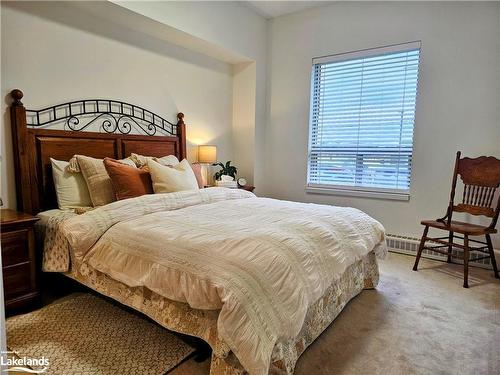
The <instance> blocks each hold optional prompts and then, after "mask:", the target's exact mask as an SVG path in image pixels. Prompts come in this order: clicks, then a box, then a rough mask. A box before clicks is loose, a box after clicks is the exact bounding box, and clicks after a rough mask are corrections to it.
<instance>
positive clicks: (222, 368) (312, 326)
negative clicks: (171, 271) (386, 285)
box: [65, 252, 379, 375]
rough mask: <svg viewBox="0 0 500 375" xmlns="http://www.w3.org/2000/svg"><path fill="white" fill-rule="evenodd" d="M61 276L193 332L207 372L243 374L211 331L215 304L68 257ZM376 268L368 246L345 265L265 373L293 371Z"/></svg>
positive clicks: (374, 277) (373, 279)
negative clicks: (207, 357) (169, 294)
mask: <svg viewBox="0 0 500 375" xmlns="http://www.w3.org/2000/svg"><path fill="white" fill-rule="evenodd" d="M72 261H73V263H72V267H71V268H72V270H71V271H70V272H68V273H65V275H66V276H68V277H70V278H72V279H74V280H76V281H78V282H79V283H81V284H83V285H85V286H87V287H89V288H91V289H93V290H95V291H97V292H99V293H101V294H103V295H105V296H107V297H110V298H113V299H114V300H116V301H118V302H120V303H122V304H124V305H126V306H129V307H131V308H133V309H135V310H137V311H140V312H142V313H143V314H145V315H147V316H148V317H150V318H151V319H153V320H154V321H155V322H157V323H158V324H160V325H162V326H163V327H165V328H167V329H169V330H171V331H175V332H179V333H183V334H187V335H191V336H196V337H198V338H200V339H202V340H204V341H205V342H207V343H208V344H209V345H210V347H211V348H212V359H211V365H210V374H211V375H226V374H244V373H245V371H244V370H243V368H242V367H241V365H240V363H239V361H238V359H237V358H236V357H235V355H234V354H233V353H232V352H231V349H230V348H229V347H228V346H227V344H226V343H225V342H224V341H223V340H221V339H220V338H219V336H218V333H217V318H218V314H219V311H218V310H198V309H193V308H191V307H189V306H188V305H187V304H186V303H181V302H175V301H172V300H169V299H167V298H165V297H162V296H160V295H158V294H156V293H153V292H151V291H150V290H149V289H147V288H143V287H137V288H131V287H129V286H127V285H125V284H123V283H120V282H118V281H116V280H114V279H112V278H110V277H109V276H107V275H105V274H103V273H101V272H99V271H96V270H94V269H93V268H91V267H89V266H87V265H86V264H84V263H82V264H78V262H75V261H74V259H72ZM378 280H379V273H378V265H377V259H376V257H375V254H374V253H373V252H370V253H368V254H367V255H366V256H365V257H364V258H362V259H361V260H359V261H358V262H356V263H354V264H352V265H351V266H349V267H348V268H347V269H346V271H345V272H344V273H343V274H342V276H341V277H340V278H339V279H338V280H336V281H335V282H334V283H333V284H332V285H331V286H330V287H329V288H328V289H327V291H326V293H325V294H324V295H323V296H322V297H321V298H320V299H318V300H317V301H316V302H315V303H314V304H313V305H311V307H310V308H309V310H308V312H307V315H306V319H305V322H304V325H303V326H302V329H301V332H300V334H299V335H298V336H297V337H296V338H295V339H293V340H290V341H287V342H279V343H277V344H276V346H275V347H274V350H273V355H272V360H271V366H270V370H269V373H270V374H286V375H289V374H293V372H294V368H295V364H296V363H297V360H298V358H299V356H300V355H301V354H302V353H303V352H304V350H305V349H306V348H307V347H308V346H309V345H310V344H311V343H312V342H313V341H314V340H315V339H316V338H317V337H318V336H319V335H320V334H321V333H322V332H323V331H324V330H325V329H326V328H327V327H328V326H329V325H330V324H331V323H332V322H333V320H334V319H335V318H336V317H337V316H338V315H339V313H340V312H341V311H342V309H343V308H344V306H345V305H346V304H347V303H348V302H349V301H350V300H351V299H352V298H353V297H355V296H356V295H358V294H359V293H360V292H361V291H362V290H363V289H371V288H375V287H376V286H377V284H378Z"/></svg>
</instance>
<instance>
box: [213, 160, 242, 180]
mask: <svg viewBox="0 0 500 375" xmlns="http://www.w3.org/2000/svg"><path fill="white" fill-rule="evenodd" d="M213 165H214V166H219V167H221V168H222V169H221V170H219V171H218V172H216V173H215V174H214V180H216V181H220V180H221V179H222V176H230V177H232V178H233V180H235V179H236V173H237V171H238V170H237V168H236V167H235V166H234V165H231V160H229V161H228V162H226V165H224V164H223V163H215V164H213Z"/></svg>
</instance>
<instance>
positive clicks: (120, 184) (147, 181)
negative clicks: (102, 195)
mask: <svg viewBox="0 0 500 375" xmlns="http://www.w3.org/2000/svg"><path fill="white" fill-rule="evenodd" d="M103 163H104V167H105V168H106V171H107V172H108V175H109V178H110V179H111V185H112V186H113V190H114V191H115V195H116V199H117V200H122V199H127V198H134V197H139V196H141V195H144V194H153V183H152V182H151V175H150V174H149V172H148V171H145V170H142V169H140V168H134V167H131V166H129V165H125V164H123V163H120V162H119V161H118V160H115V159H111V158H105V159H104V161H103Z"/></svg>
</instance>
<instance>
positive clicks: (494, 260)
mask: <svg viewBox="0 0 500 375" xmlns="http://www.w3.org/2000/svg"><path fill="white" fill-rule="evenodd" d="M486 243H487V244H488V250H489V252H490V257H491V265H492V266H493V272H494V274H495V278H497V279H500V276H499V275H498V267H497V260H496V259H495V250H493V244H492V243H491V237H490V235H489V234H487V235H486Z"/></svg>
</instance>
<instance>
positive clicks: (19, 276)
mask: <svg viewBox="0 0 500 375" xmlns="http://www.w3.org/2000/svg"><path fill="white" fill-rule="evenodd" d="M0 217H1V221H0V232H1V242H2V274H3V286H4V297H5V309H6V310H10V309H17V308H20V307H26V306H28V305H30V304H32V303H33V302H35V301H36V300H37V299H38V297H39V291H38V285H37V269H36V261H35V233H34V225H35V222H36V221H38V218H37V217H35V216H32V215H29V214H25V213H22V212H16V211H14V210H9V209H2V210H1V215H0Z"/></svg>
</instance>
